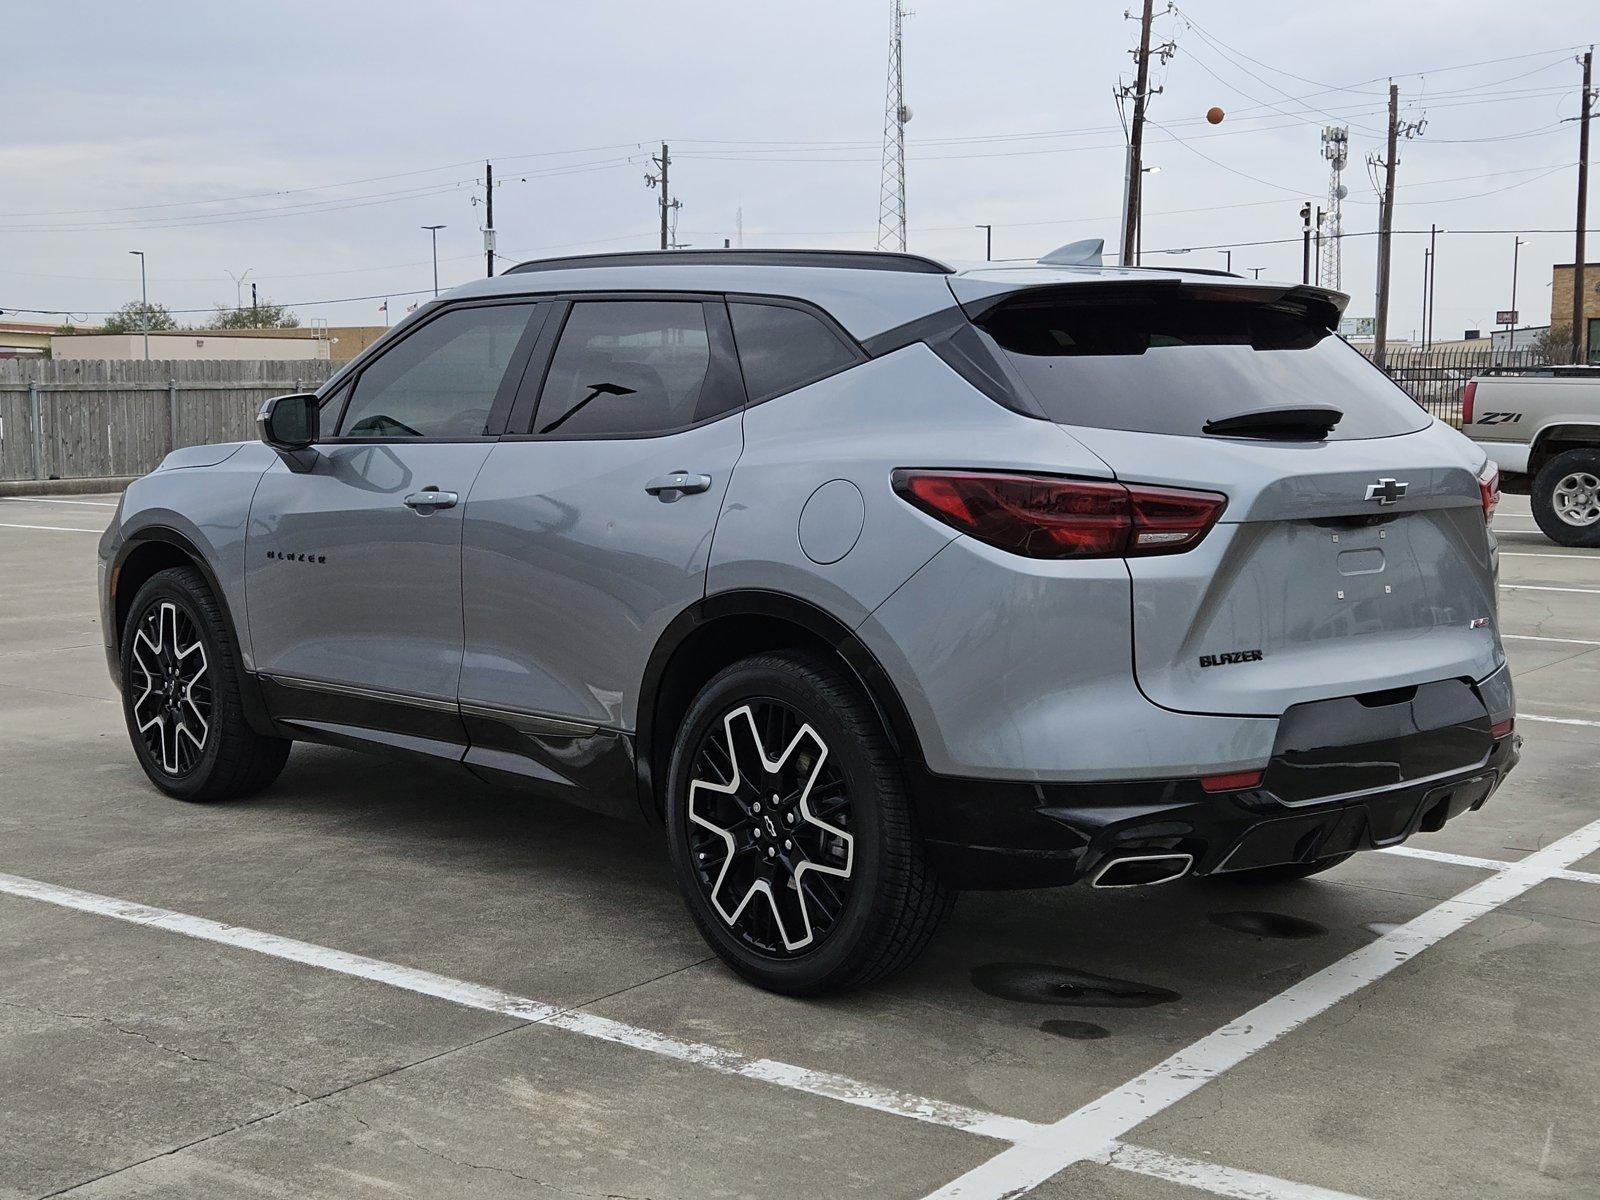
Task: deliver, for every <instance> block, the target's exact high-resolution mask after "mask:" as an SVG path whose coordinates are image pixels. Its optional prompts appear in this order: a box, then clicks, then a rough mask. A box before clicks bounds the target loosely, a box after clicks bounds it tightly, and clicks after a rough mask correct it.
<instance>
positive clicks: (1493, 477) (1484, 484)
mask: <svg viewBox="0 0 1600 1200" xmlns="http://www.w3.org/2000/svg"><path fill="white" fill-rule="evenodd" d="M1478 494H1479V495H1480V496H1482V497H1483V519H1484V520H1485V521H1492V520H1494V510H1495V509H1497V508H1498V507H1500V466H1499V464H1498V463H1496V462H1495V461H1494V459H1492V458H1491V459H1490V460H1489V461H1488V462H1486V463H1484V464H1483V469H1482V470H1481V471H1479V472H1478Z"/></svg>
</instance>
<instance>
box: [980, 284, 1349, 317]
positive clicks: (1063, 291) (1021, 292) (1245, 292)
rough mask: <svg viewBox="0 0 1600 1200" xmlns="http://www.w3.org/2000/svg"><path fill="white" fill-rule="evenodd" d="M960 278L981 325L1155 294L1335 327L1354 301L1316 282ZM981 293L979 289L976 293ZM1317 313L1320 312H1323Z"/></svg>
mask: <svg viewBox="0 0 1600 1200" xmlns="http://www.w3.org/2000/svg"><path fill="white" fill-rule="evenodd" d="M961 283H962V279H961V277H960V276H956V277H955V278H953V279H951V280H950V290H951V291H952V292H953V293H955V297H956V303H957V304H959V305H960V306H961V310H962V312H964V313H965V314H966V316H967V319H968V320H969V321H972V322H974V323H981V321H982V320H983V318H984V317H985V316H987V315H989V314H990V313H992V312H994V311H995V310H996V309H1000V308H1004V307H1007V306H1009V305H1012V304H1016V303H1019V302H1020V303H1030V304H1034V303H1052V302H1054V303H1060V304H1101V303H1114V302H1116V301H1118V300H1124V301H1125V300H1137V299H1140V298H1141V297H1149V296H1154V295H1160V296H1170V295H1173V294H1177V295H1182V296H1187V297H1191V298H1193V299H1195V300H1201V301H1214V302H1216V303H1219V304H1259V305H1262V306H1265V307H1275V306H1285V307H1290V306H1292V307H1294V308H1299V309H1303V310H1308V311H1309V312H1311V313H1314V314H1317V316H1318V319H1319V320H1322V321H1323V322H1324V323H1325V324H1326V326H1327V328H1328V329H1330V330H1332V329H1336V328H1337V327H1338V324H1339V318H1340V316H1341V315H1343V313H1344V310H1345V306H1346V305H1347V304H1349V303H1350V297H1349V296H1347V295H1345V294H1344V293H1343V292H1336V291H1334V290H1333V289H1332V288H1324V287H1315V286H1313V285H1311V284H1305V283H1297V284H1290V285H1284V284H1260V283H1222V282H1215V283H1213V282H1212V281H1210V280H1194V279H1159V278H1158V279H1125V278H1117V277H1115V276H1111V277H1104V278H1094V277H1091V278H1088V279H1075V280H1073V281H1072V282H1070V283H1043V284H1034V285H1031V286H1023V287H1015V288H1007V289H1005V290H1004V291H989V292H987V293H986V294H981V295H980V294H972V293H969V294H968V295H966V296H963V295H962V294H961V292H962V291H963V290H966V289H964V288H962V287H961V286H960V284H961ZM974 291H976V289H974ZM1318 310H1321V311H1320V313H1319V312H1318Z"/></svg>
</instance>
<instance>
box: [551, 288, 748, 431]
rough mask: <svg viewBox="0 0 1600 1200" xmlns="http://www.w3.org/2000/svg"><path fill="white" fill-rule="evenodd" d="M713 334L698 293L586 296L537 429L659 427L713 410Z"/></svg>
mask: <svg viewBox="0 0 1600 1200" xmlns="http://www.w3.org/2000/svg"><path fill="white" fill-rule="evenodd" d="M710 368H711V346H710V338H709V336H708V335H707V331H706V318H705V309H704V306H703V305H701V304H700V302H699V301H695V300H580V301H578V302H576V303H575V304H573V306H572V311H571V313H570V314H569V315H568V317H567V323H566V326H565V327H564V328H563V329H562V330H561V340H560V342H558V343H557V345H556V352H555V357H554V358H553V359H552V360H551V362H550V372H549V374H548V375H546V376H545V381H544V390H543V391H542V392H541V393H540V394H539V409H538V412H537V414H536V415H535V418H534V423H533V428H534V432H535V433H559V434H563V435H565V436H569V437H595V436H599V435H602V434H635V435H644V434H654V433H663V432H665V431H667V430H670V429H680V428H682V427H683V426H685V425H692V424H694V422H696V421H699V420H703V419H704V418H706V417H709V416H715V415H716V413H717V411H719V410H720V409H721V408H725V407H726V406H725V405H719V404H718V403H717V400H718V398H717V397H715V396H713V395H711V392H712V391H713V389H711V388H708V387H707V375H708V373H709V371H710Z"/></svg>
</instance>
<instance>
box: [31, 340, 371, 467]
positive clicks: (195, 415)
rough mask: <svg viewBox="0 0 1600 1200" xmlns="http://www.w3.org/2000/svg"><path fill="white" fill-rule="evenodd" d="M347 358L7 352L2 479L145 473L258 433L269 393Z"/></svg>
mask: <svg viewBox="0 0 1600 1200" xmlns="http://www.w3.org/2000/svg"><path fill="white" fill-rule="evenodd" d="M341 365H342V364H338V363H330V362H327V361H325V360H320V359H311V360H307V361H303V362H225V361H195V362H183V361H178V362H149V363H147V362H144V361H142V360H137V359H135V360H127V359H118V360H113V361H109V362H90V361H74V360H61V361H48V360H47V361H40V360H30V359H7V360H0V481H4V480H15V479H100V478H111V477H117V476H129V475H143V474H144V473H145V472H147V471H150V470H153V469H154V468H155V466H156V465H157V464H158V463H160V461H161V459H162V458H163V457H164V456H165V455H166V454H167V453H168V452H169V451H171V450H174V449H177V448H179V447H182V446H199V445H204V444H206V443H210V442H235V441H243V440H247V439H250V438H253V437H255V414H256V409H257V408H258V407H260V404H261V402H262V401H263V400H265V399H266V398H267V397H268V396H275V395H278V394H279V393H282V392H293V391H301V390H305V391H310V390H312V389H314V388H316V387H318V386H320V385H321V384H322V383H323V381H324V380H326V379H327V378H328V377H329V376H330V375H331V374H332V373H333V372H334V370H335V369H336V368H337V367H339V366H341Z"/></svg>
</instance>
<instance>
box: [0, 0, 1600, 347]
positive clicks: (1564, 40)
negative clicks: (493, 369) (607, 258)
mask: <svg viewBox="0 0 1600 1200" xmlns="http://www.w3.org/2000/svg"><path fill="white" fill-rule="evenodd" d="M1125 3H1134V4H1135V6H1136V4H1137V0H982V2H981V3H980V2H976V0H965V2H958V0H917V2H916V3H914V4H912V5H910V7H911V8H912V9H913V10H914V12H913V15H911V16H909V17H907V19H906V21H905V43H904V44H905V86H906V102H907V104H908V105H909V106H910V108H911V110H912V114H913V115H912V119H911V121H910V123H909V125H908V126H907V138H908V147H907V157H908V162H907V176H908V183H907V211H908V225H909V234H908V249H910V250H912V251H914V252H921V253H925V254H930V255H933V256H936V257H941V258H946V259H951V260H962V261H968V260H974V259H981V258H982V257H983V255H984V232H983V230H981V229H978V228H975V226H976V225H977V224H978V223H989V224H992V225H993V227H994V230H993V239H994V251H993V252H994V256H995V257H996V258H1008V259H1010V258H1015V259H1032V258H1036V257H1038V256H1039V255H1040V254H1043V253H1045V252H1047V251H1049V250H1050V249H1052V248H1054V247H1056V246H1058V245H1061V244H1063V243H1066V242H1070V241H1074V240H1076V239H1079V238H1087V237H1104V238H1105V239H1106V242H1107V246H1108V249H1109V250H1112V251H1114V250H1115V249H1116V247H1117V245H1118V243H1119V241H1120V237H1119V228H1118V227H1119V224H1120V221H1119V217H1118V212H1119V208H1120V204H1121V190H1122V167H1123V159H1124V151H1123V145H1124V142H1123V134H1122V131H1121V127H1120V125H1119V121H1118V113H1117V106H1116V103H1115V101H1114V93H1115V90H1116V88H1117V86H1118V84H1119V81H1126V80H1128V79H1130V78H1131V71H1132V66H1133V59H1132V57H1131V56H1130V54H1129V51H1130V49H1131V48H1132V47H1133V46H1134V45H1135V44H1136V42H1137V34H1138V23H1137V21H1136V20H1130V19H1127V18H1126V17H1125V15H1124V7H1125ZM891 10H892V0H804V2H791V0H743V2H740V3H736V2H732V0H726V2H724V0H716V2H713V0H678V2H677V3H674V4H662V3H643V2H637V0H585V2H582V3H580V2H579V0H562V2H559V3H558V2H554V0H523V2H521V3H513V2H489V0H457V2H454V3H449V4H446V3H432V4H430V3H421V2H417V0H385V2H383V3H376V2H370V3H369V2H365V0H361V2H351V0H341V2H339V3H335V4H331V5H330V4H327V3H325V0H318V2H317V3H302V2H299V0H284V2H280V3H270V2H264V3H257V4H251V5H233V4H217V3H216V2H215V0H208V2H206V3H187V2H185V0H164V2H163V3H160V4H156V5H138V6H134V5H126V4H122V3H116V4H112V3H103V2H99V0H86V2H85V3H81V4H77V5H72V6H61V5H27V6H22V5H9V6H8V11H7V13H6V17H5V25H6V29H7V34H8V36H7V39H6V40H7V43H8V45H9V46H10V48H11V53H10V54H9V55H8V56H7V69H6V71H5V72H3V73H0V310H5V313H6V317H7V318H9V319H17V320H56V319H61V318H57V317H54V316H44V315H39V311H38V310H52V311H60V312H66V313H70V314H72V315H73V318H74V319H76V320H79V321H90V322H92V321H93V320H94V319H95V316H96V315H97V314H98V313H100V312H103V311H106V310H110V309H113V308H115V307H117V306H118V305H120V304H122V303H123V302H125V301H127V300H130V299H137V298H138V294H139V260H138V259H137V258H135V257H133V256H131V255H130V254H129V253H128V252H129V251H130V250H142V251H144V253H145V255H146V262H147V264H148V273H149V289H150V297H151V299H152V301H156V302H159V303H161V304H164V305H166V306H167V307H168V308H170V309H172V310H174V312H175V314H177V315H178V317H179V319H180V320H181V321H184V322H186V323H188V322H195V323H198V322H202V321H204V320H205V319H206V315H207V311H208V310H210V309H211V307H212V306H213V305H216V304H219V303H223V304H230V305H231V304H232V303H233V301H234V299H235V297H236V295H237V296H241V297H242V298H243V300H244V301H245V302H246V303H248V301H249V285H250V284H251V283H255V284H257V286H258V288H259V293H260V296H261V298H262V299H263V300H264V301H265V300H271V301H274V302H288V303H289V304H291V305H292V306H293V308H294V310H295V311H296V313H297V314H298V315H299V316H300V317H301V319H302V321H306V322H308V321H310V320H311V319H313V318H316V319H325V320H327V321H328V323H330V324H332V325H345V324H357V325H360V324H382V323H383V321H384V315H383V314H382V313H381V312H380V311H379V305H380V304H381V303H383V299H384V297H389V298H390V310H389V311H390V315H391V317H392V318H394V319H398V317H399V316H400V315H401V314H403V312H404V310H405V307H406V306H407V305H408V304H410V303H413V302H414V301H415V300H417V299H419V298H421V296H422V295H425V294H431V289H432V267H431V262H430V249H429V234H428V233H426V232H425V231H423V229H422V228H421V227H422V226H424V225H431V224H443V225H444V226H445V228H444V229H442V230H440V231H439V235H438V254H439V276H440V282H441V285H442V286H444V287H449V286H452V285H455V284H459V283H462V282H465V281H466V280H468V279H471V278H475V277H477V276H480V275H482V274H483V272H484V255H483V238H482V234H481V232H480V227H481V225H482V222H483V219H484V210H483V206H482V204H481V198H482V196H483V189H482V186H481V182H482V178H483V163H484V161H486V160H492V161H493V163H494V169H495V177H496V180H497V182H501V183H502V186H499V187H497V188H496V189H495V199H494V209H495V225H496V227H497V229H498V231H499V234H498V249H499V252H500V254H501V255H503V256H504V261H502V262H501V264H500V266H501V267H504V266H507V265H510V263H511V262H514V261H519V260H522V259H526V258H536V257H545V256H549V255H554V254H562V253H579V252H585V251H595V250H606V249H648V248H651V247H654V246H655V245H656V242H657V237H658V233H657V228H658V224H657V223H658V215H657V209H656V197H657V193H656V192H654V191H652V190H650V189H649V188H648V187H647V186H646V183H645V174H646V172H647V171H649V170H653V167H652V164H651V162H650V159H651V157H652V155H656V154H659V153H660V144H661V142H663V141H666V142H668V143H669V144H670V146H671V157H672V166H671V181H672V191H673V193H674V195H675V196H676V197H677V198H679V199H680V200H681V201H682V208H681V209H680V210H679V211H678V240H679V241H680V242H681V243H685V244H688V245H692V246H697V247H709V246H721V245H722V244H723V240H724V239H725V238H727V239H733V240H734V244H736V245H737V244H740V240H739V238H740V228H741V226H742V244H743V245H744V246H746V247H762V246H833V247H852V248H871V247H872V246H873V245H874V244H875V243H876V240H877V218H878V209H879V186H880V161H881V147H882V136H883V124H884V84H885V73H886V66H887V57H888V40H889V28H890V14H891ZM1157 12H1158V13H1161V12H1162V6H1161V4H1160V3H1158V4H1157ZM1156 35H1157V39H1158V41H1171V42H1173V43H1174V44H1175V45H1174V52H1173V54H1172V55H1171V57H1170V59H1169V60H1168V61H1167V62H1166V63H1165V64H1164V65H1158V66H1157V68H1156V78H1155V83H1156V84H1158V85H1159V86H1160V87H1161V88H1162V90H1161V92H1160V93H1159V94H1158V95H1156V96H1155V97H1154V98H1153V99H1152V102H1151V106H1150V118H1151V125H1150V126H1149V128H1148V130H1147V135H1146V150H1145V161H1146V163H1147V164H1149V165H1152V166H1155V167H1159V168H1160V170H1159V172H1156V173H1152V174H1149V175H1146V176H1145V179H1146V196H1145V218H1144V239H1143V240H1144V253H1145V261H1146V262H1147V263H1158V264H1164V265H1191V266H1203V267H1208V268H1218V267H1222V266H1223V265H1224V264H1225V263H1227V262H1229V261H1230V259H1229V258H1228V256H1226V255H1225V254H1223V253H1222V250H1224V249H1229V250H1231V264H1232V267H1233V269H1234V270H1235V271H1237V272H1240V273H1243V272H1245V270H1246V269H1247V268H1256V267H1259V268H1262V271H1261V277H1262V278H1263V279H1284V280H1298V278H1299V276H1300V253H1301V247H1300V243H1299V234H1300V218H1299V209H1300V205H1301V204H1302V203H1303V202H1304V201H1305V200H1308V199H1309V200H1312V201H1313V202H1317V201H1322V202H1323V203H1326V200H1325V197H1326V195H1327V190H1328V184H1329V179H1328V164H1327V163H1326V162H1325V161H1324V160H1323V158H1322V157H1321V151H1320V133H1321V129H1322V127H1323V126H1324V125H1326V124H1330V123H1334V122H1335V121H1337V123H1340V124H1347V125H1348V126H1349V128H1350V161H1349V167H1348V168H1347V170H1346V172H1345V176H1344V181H1345V184H1346V186H1347V187H1348V189H1349V198H1348V199H1347V200H1346V201H1345V206H1344V229H1345V232H1346V233H1347V234H1348V235H1349V236H1347V237H1346V238H1345V239H1344V242H1343V248H1344V250H1343V255H1344V262H1343V273H1342V279H1341V288H1342V290H1344V291H1346V292H1348V293H1350V294H1351V296H1352V301H1351V304H1350V307H1349V309H1348V312H1349V314H1351V315H1359V316H1369V315H1371V314H1372V312H1373V311H1374V300H1373V288H1374V272H1375V261H1376V259H1375V252H1376V241H1377V239H1376V238H1374V237H1371V236H1359V235H1362V234H1368V233H1370V231H1372V230H1375V229H1376V228H1377V221H1378V206H1377V194H1376V191H1375V189H1374V186H1373V183H1372V181H1371V179H1370V178H1369V176H1368V170H1367V165H1366V160H1367V157H1368V155H1369V153H1373V152H1381V151H1382V140H1383V139H1382V134H1383V130H1384V122H1385V117H1384V106H1385V104H1386V102H1387V80H1388V78H1389V77H1391V76H1392V77H1393V78H1394V80H1395V82H1396V83H1397V84H1398V85H1399V87H1400V95H1401V101H1402V119H1403V120H1405V121H1408V122H1415V121H1424V120H1425V122H1426V124H1425V125H1424V126H1423V128H1422V131H1421V134H1420V136H1417V137H1415V138H1413V139H1411V140H1409V141H1406V142H1404V143H1402V146H1401V151H1400V155H1399V160H1400V161H1399V165H1398V168H1397V171H1398V179H1399V186H1398V189H1397V193H1396V195H1397V207H1396V210H1395V211H1396V216H1395V227H1396V229H1397V230H1402V231H1412V230H1423V231H1426V230H1427V229H1428V227H1429V225H1430V224H1437V225H1438V226H1439V227H1440V228H1441V229H1443V230H1446V231H1448V232H1444V233H1441V234H1440V235H1439V237H1438V271H1437V276H1436V302H1435V328H1434V331H1435V336H1436V337H1438V338H1444V337H1456V336H1460V334H1461V332H1462V331H1463V330H1464V329H1467V328H1480V327H1481V328H1487V327H1489V326H1490V325H1492V324H1493V321H1494V315H1495V311H1496V310H1497V309H1500V308H1507V307H1510V305H1511V290H1512V262H1513V254H1514V241H1515V239H1516V237H1517V234H1516V233H1515V232H1513V231H1517V230H1526V231H1538V230H1560V231H1570V230H1571V229H1572V228H1573V226H1574V223H1575V211H1576V210H1575V192H1576V165H1575V164H1576V162H1577V156H1578V128H1577V124H1576V122H1574V121H1571V120H1568V118H1571V117H1574V116H1575V115H1576V114H1577V113H1578V111H1579V103H1580V101H1579V87H1580V74H1579V68H1578V66H1577V65H1576V63H1575V62H1574V56H1575V54H1576V53H1577V52H1578V51H1579V49H1580V48H1581V47H1582V46H1584V45H1587V44H1588V43H1589V42H1591V41H1594V40H1596V38H1597V35H1600V9H1597V8H1596V7H1595V5H1594V4H1593V0H1536V2H1534V3H1527V4H1522V5H1508V4H1505V3H1504V2H1503V0H1501V2H1496V3H1490V2H1488V0H1408V2H1407V3H1403V4H1396V3H1394V2H1393V0H1382V2H1380V0H1344V2H1343V3H1341V4H1338V5H1333V6H1329V5H1313V4H1305V3H1301V4H1284V3H1283V2H1282V0H1277V2H1275V3H1264V2H1258V0H1226V2H1224V0H1183V3H1182V4H1181V5H1180V6H1179V7H1178V8H1177V9H1175V10H1171V11H1167V12H1165V13H1164V14H1163V15H1161V16H1159V17H1158V19H1157V22H1156ZM1213 106H1218V107H1221V108H1222V109H1224V110H1225V112H1226V114H1227V115H1226V117H1225V119H1224V120H1223V122H1222V123H1221V124H1220V125H1215V126H1213V125H1210V124H1208V123H1207V122H1206V120H1205V115H1204V114H1205V113H1206V111H1207V110H1208V109H1209V108H1211V107H1213ZM1595 142H1596V144H1595V146H1594V147H1593V149H1592V151H1591V156H1592V158H1594V157H1600V134H1597V135H1596V138H1595ZM502 181H503V182H502ZM1594 190H1596V191H1600V178H1597V180H1596V188H1595V189H1594ZM475 199H477V200H478V201H479V203H474V200H475ZM1596 209H1600V201H1593V202H1591V208H1590V211H1591V214H1592V213H1593V212H1595V211H1596ZM1594 223H1595V222H1594V220H1593V217H1592V216H1591V228H1592V227H1593V225H1594ZM1468 230H1492V231H1505V232H1493V233H1469V232H1466V231H1468ZM1521 236H1522V239H1523V241H1524V242H1525V244H1524V245H1522V246H1520V247H1519V248H1517V249H1516V251H1515V253H1516V254H1517V255H1518V258H1519V263H1520V269H1519V273H1518V281H1519V282H1518V293H1517V299H1518V307H1519V309H1520V310H1521V312H1522V314H1523V322H1524V323H1525V324H1544V323H1545V322H1546V321H1547V320H1548V317H1549V307H1550V301H1549V296H1550V288H1549V281H1550V267H1551V264H1552V263H1554V262H1571V261H1572V252H1573V239H1572V235H1571V233H1570V232H1561V233H1554V232H1551V233H1541V232H1525V233H1523V234H1522V235H1521ZM1267 242H1272V243H1276V244H1260V245H1255V244H1251V243H1267ZM1427 245H1428V237H1427V234H1426V232H1423V233H1420V234H1418V233H1412V232H1403V233H1401V234H1400V235H1399V236H1397V237H1396V238H1395V249H1394V292H1393V299H1392V302H1391V304H1392V315H1391V321H1390V334H1391V336H1392V337H1394V338H1407V337H1409V336H1411V334H1412V332H1413V331H1414V330H1415V329H1416V327H1417V325H1418V324H1419V322H1420V319H1421V308H1422V294H1423V262H1424V250H1425V249H1426V247H1427ZM1590 247H1591V249H1590V254H1589V257H1590V259H1591V261H1592V260H1595V259H1597V258H1600V238H1591V242H1590ZM1169 250H1170V251H1184V250H1186V251H1187V253H1182V254H1171V255H1168V254H1166V253H1164V252H1165V251H1169ZM246 271H248V272H249V274H248V276H247V277H246V278H245V281H244V284H243V286H242V288H236V284H235V282H234V279H233V278H231V277H230V273H231V275H232V276H239V275H242V274H244V273H245V272H246ZM408 293H409V295H408ZM323 301H338V302H336V303H322V302H323ZM30 310H31V311H30ZM181 310H197V311H193V312H184V311H181Z"/></svg>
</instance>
